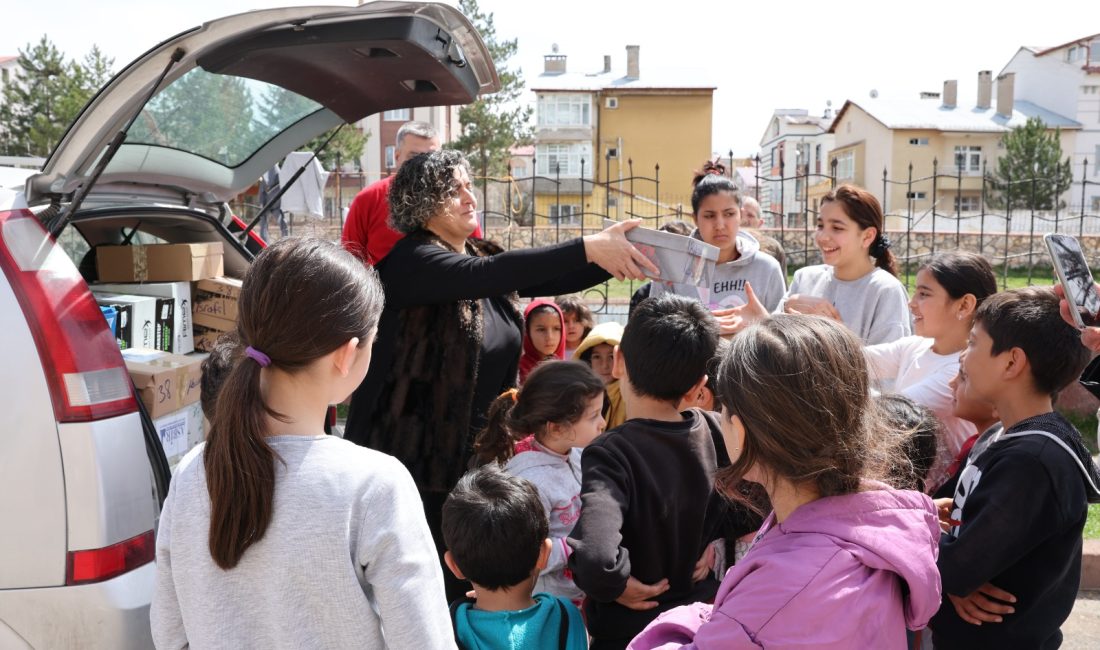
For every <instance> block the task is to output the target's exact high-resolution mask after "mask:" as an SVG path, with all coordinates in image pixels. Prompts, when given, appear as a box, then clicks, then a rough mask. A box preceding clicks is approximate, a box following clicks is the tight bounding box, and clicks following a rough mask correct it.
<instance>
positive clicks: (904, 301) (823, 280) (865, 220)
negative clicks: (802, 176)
mask: <svg viewBox="0 0 1100 650" xmlns="http://www.w3.org/2000/svg"><path fill="white" fill-rule="evenodd" d="M885 227H886V224H885V217H884V215H883V212H882V205H881V204H879V202H878V199H876V198H875V196H874V195H873V194H871V193H870V192H868V191H867V190H865V189H863V188H860V187H856V186H854V185H841V186H839V187H837V188H836V189H834V190H833V191H831V192H829V193H828V194H827V195H826V196H825V198H823V199H821V211H820V213H819V214H818V217H817V232H816V233H815V235H814V243H816V244H817V248H818V250H820V251H821V256H822V259H823V261H824V264H819V265H816V266H807V267H804V268H801V269H799V270H797V271H795V274H794V279H793V280H792V281H791V286H790V288H789V289H788V290H787V295H786V297H784V299H783V301H782V302H781V303H780V306H779V310H778V311H784V312H787V313H791V314H815V315H818V316H825V317H827V318H832V319H833V320H838V321H841V322H842V323H844V324H845V325H847V326H848V328H849V329H851V330H852V331H853V332H855V333H856V335H857V336H859V338H860V339H861V340H862V341H863V343H864V344H866V345H874V344H876V343H889V342H891V341H895V340H897V339H899V338H901V337H903V336H909V335H910V334H911V333H912V327H911V324H910V318H909V307H908V302H909V296H908V294H907V293H906V291H905V286H904V285H902V283H901V282H900V281H899V280H898V278H897V275H898V264H897V259H896V258H895V257H894V253H893V252H892V251H891V250H890V246H891V245H890V238H889V237H887V235H886V229H885Z"/></svg>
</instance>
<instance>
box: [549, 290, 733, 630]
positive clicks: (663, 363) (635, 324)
mask: <svg viewBox="0 0 1100 650" xmlns="http://www.w3.org/2000/svg"><path fill="white" fill-rule="evenodd" d="M717 345H718V325H717V323H716V321H715V320H714V317H713V316H711V314H710V312H708V311H707V310H706V309H705V308H704V307H703V306H702V305H700V304H699V302H698V301H695V300H691V299H689V298H684V297H681V296H675V295H670V294H666V295H663V296H660V297H658V298H650V299H647V300H644V301H643V302H642V303H641V304H640V305H639V306H638V308H637V309H636V310H635V312H634V314H632V315H631V317H630V320H629V322H628V323H627V325H626V330H625V331H624V333H623V337H622V342H621V343H620V345H619V347H618V348H616V349H615V361H614V370H613V372H614V375H615V377H616V378H618V379H619V380H620V384H621V386H622V394H623V401H624V402H625V405H626V415H627V421H626V422H625V423H624V424H623V425H622V426H620V427H616V428H615V429H612V430H610V431H608V432H606V433H604V434H603V435H602V436H600V437H599V438H597V439H596V441H595V442H593V443H592V444H590V445H589V446H588V447H586V448H585V450H584V455H583V457H582V460H581V467H582V478H581V500H582V510H581V516H580V519H579V520H578V521H577V524H576V526H575V527H574V528H573V533H572V535H570V538H569V545H570V547H572V549H573V553H572V555H571V556H570V557H569V567H570V569H572V571H573V577H574V580H575V581H576V583H577V586H578V587H580V588H581V589H583V590H584V592H585V593H586V594H587V595H588V599H587V600H586V601H585V614H586V618H587V621H588V631H589V633H590V634H591V635H592V648H594V649H595V650H600V649H601V648H624V647H626V644H627V643H629V642H630V640H631V639H632V638H633V637H634V636H635V635H636V634H638V633H639V632H641V631H642V629H643V628H644V627H645V626H646V625H647V624H648V623H649V622H650V621H652V620H653V619H654V618H656V617H657V615H658V614H659V613H660V612H663V611H665V610H667V609H670V608H672V607H675V606H678V605H682V604H686V603H692V602H697V601H706V600H709V599H712V598H713V597H714V594H715V592H716V590H717V586H718V585H717V582H716V581H715V580H714V578H713V577H711V576H710V575H709V572H708V571H707V570H706V569H707V567H706V566H705V563H704V562H700V561H699V560H700V556H701V555H704V550H705V549H706V547H707V545H708V544H709V543H710V542H711V541H712V540H714V539H718V538H720V537H723V536H724V534H725V533H727V532H728V531H725V530H724V528H725V527H726V524H727V519H726V515H727V509H726V506H725V503H724V501H723V499H722V497H721V496H719V494H718V493H717V492H716V491H715V489H714V474H715V472H716V470H717V469H718V468H719V467H720V466H725V465H728V464H729V456H728V455H727V453H726V449H725V445H724V443H723V442H722V438H721V430H720V429H719V427H718V422H717V420H716V419H715V418H714V417H712V416H711V415H710V414H707V413H705V412H704V411H702V410H699V409H691V410H688V411H685V412H683V413H681V412H679V410H678V409H677V405H678V404H679V403H680V402H681V400H684V399H685V398H691V397H693V396H695V395H697V393H698V391H699V389H700V388H701V387H702V386H703V385H704V384H705V382H706V370H707V363H708V362H709V361H710V359H711V358H712V357H713V356H714V352H715V348H716V347H717ZM697 565H698V566H697ZM651 599H652V600H651Z"/></svg>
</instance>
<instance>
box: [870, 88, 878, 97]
mask: <svg viewBox="0 0 1100 650" xmlns="http://www.w3.org/2000/svg"><path fill="white" fill-rule="evenodd" d="M876 97H878V91H877V90H875V89H874V88H872V89H871V99H875V98H876Z"/></svg>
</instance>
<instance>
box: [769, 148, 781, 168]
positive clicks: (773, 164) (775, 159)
mask: <svg viewBox="0 0 1100 650" xmlns="http://www.w3.org/2000/svg"><path fill="white" fill-rule="evenodd" d="M768 160H770V161H771V163H770V164H769V165H768V166H769V167H778V166H779V157H778V156H776V155H775V147H772V153H771V158H769V159H768Z"/></svg>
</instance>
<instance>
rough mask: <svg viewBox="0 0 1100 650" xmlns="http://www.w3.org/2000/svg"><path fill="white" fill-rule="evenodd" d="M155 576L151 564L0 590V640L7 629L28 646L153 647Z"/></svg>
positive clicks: (121, 649)
mask: <svg viewBox="0 0 1100 650" xmlns="http://www.w3.org/2000/svg"><path fill="white" fill-rule="evenodd" d="M155 578H156V564H155V563H153V562H150V563H148V564H145V565H143V566H141V567H139V568H137V569H134V570H133V571H130V572H129V573H124V574H122V575H120V576H118V577H117V578H113V579H111V580H107V581H105V582H98V583H94V584H87V585H79V586H75V587H46V588H40V589H7V590H0V639H4V638H5V633H6V630H4V628H5V627H7V628H10V629H11V631H13V632H14V633H15V634H17V635H19V636H20V637H22V639H23V640H24V641H25V642H26V643H27V644H29V645H30V647H33V648H81V649H84V648H88V649H92V648H104V649H107V648H110V649H115V648H117V649H120V650H124V649H128V648H152V647H153V637H152V633H151V632H150V630H149V603H150V602H151V600H152V597H153V584H154V580H155ZM17 647H18V646H17Z"/></svg>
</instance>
